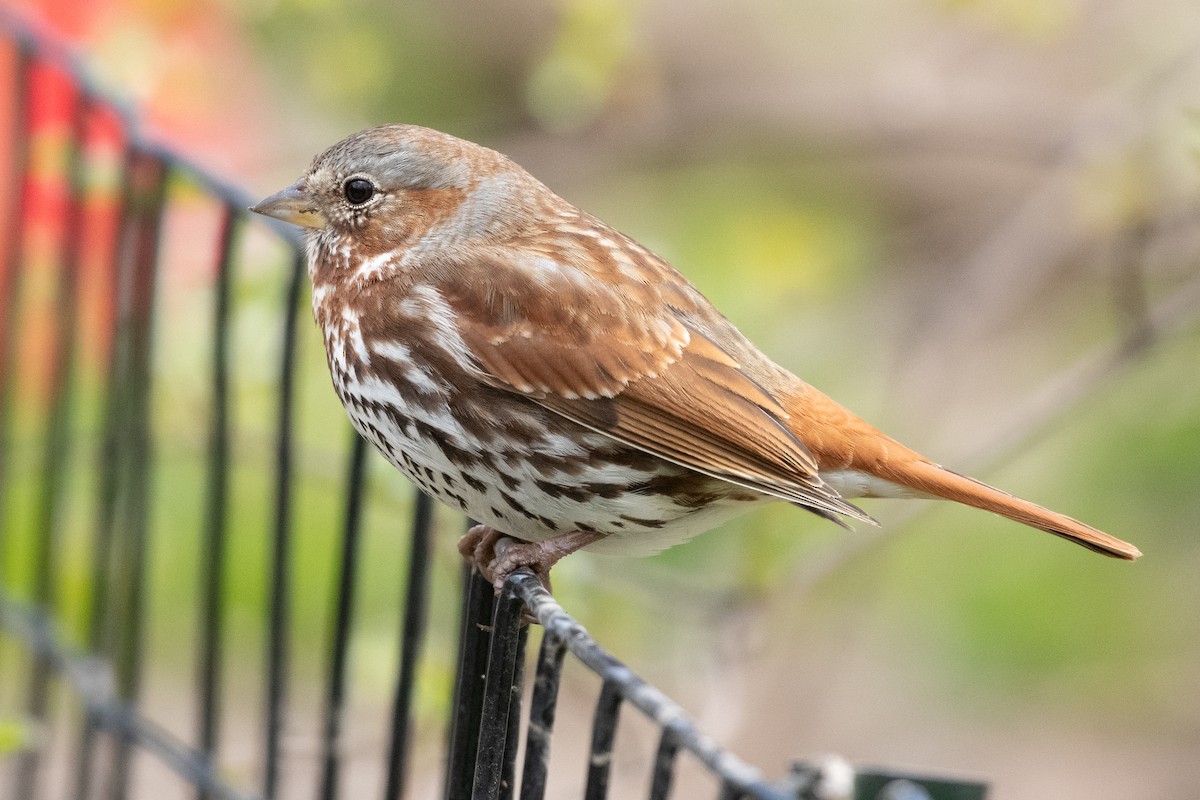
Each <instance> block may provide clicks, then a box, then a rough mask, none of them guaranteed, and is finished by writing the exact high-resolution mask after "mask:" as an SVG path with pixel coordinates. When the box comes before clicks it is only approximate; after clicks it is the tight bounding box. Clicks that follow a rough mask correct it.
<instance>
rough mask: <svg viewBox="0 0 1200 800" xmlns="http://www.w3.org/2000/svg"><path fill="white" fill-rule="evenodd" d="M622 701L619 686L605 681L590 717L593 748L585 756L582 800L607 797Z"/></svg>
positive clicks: (606, 679)
mask: <svg viewBox="0 0 1200 800" xmlns="http://www.w3.org/2000/svg"><path fill="white" fill-rule="evenodd" d="M622 700H624V698H623V697H622V694H621V687H620V686H619V685H618V684H617V683H616V682H614V681H613V680H612V679H610V678H605V680H604V683H603V684H602V685H601V687H600V696H599V697H598V698H597V699H596V713H595V716H593V718H592V746H591V749H590V751H589V755H588V768H587V784H586V786H585V787H584V792H583V796H584V800H605V798H607V797H608V776H609V772H610V770H611V768H612V757H613V743H614V742H615V741H616V736H617V719H618V717H619V715H620V713H621V702H622Z"/></svg>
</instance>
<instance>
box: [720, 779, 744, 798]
mask: <svg viewBox="0 0 1200 800" xmlns="http://www.w3.org/2000/svg"><path fill="white" fill-rule="evenodd" d="M745 796H746V795H745V793H744V792H742V791H741V790H739V789H738V788H737V787H736V786H734V785H733V783H731V782H730V781H722V782H721V788H720V789H718V790H717V800H742V798H743V797H745Z"/></svg>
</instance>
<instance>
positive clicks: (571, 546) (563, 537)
mask: <svg viewBox="0 0 1200 800" xmlns="http://www.w3.org/2000/svg"><path fill="white" fill-rule="evenodd" d="M602 538H604V534H602V533H598V532H594V531H571V532H570V533H563V534H560V535H558V536H554V537H552V538H550V539H546V540H544V541H541V542H526V541H522V540H519V539H514V538H512V537H510V536H506V535H505V534H503V533H500V532H499V531H497V530H496V529H495V528H489V527H487V526H486V525H476V526H475V527H474V528H472V529H471V530H470V531H468V532H467V535H466V536H464V537H463V538H462V539H460V540H459V542H458V550H459V552H460V553H462V556H463V558H464V559H465V560H466V562H467V563H468V564H470V565H471V566H473V567H474V568H475V569H477V570H479V573H480V574H481V575H483V577H484V578H485V579H486V580H487V581H488V582H489V583H491V584H492V586H494V587H495V589H496V594H497V595H498V594H500V589H501V587H503V586H504V581H505V579H507V578H508V576H509V575H511V574H512V573H514V572H516V571H517V570H518V569H520V568H521V567H529V568H530V569H531V570H532V571H533V574H535V575H537V576H538V579H539V580H541V582H542V583H543V584H544V585H545V586H546V589H549V588H550V568H551V567H553V566H554V565H555V564H557V563H558V562H559V560H560V559H561V558H563V556H568V555H570V554H571V553H574V552H575V551H576V550H579V549H580V548H583V547H587V546H588V545H589V544H591V543H592V542H595V541H597V540H599V539H602Z"/></svg>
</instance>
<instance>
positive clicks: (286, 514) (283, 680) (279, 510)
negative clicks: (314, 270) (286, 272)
mask: <svg viewBox="0 0 1200 800" xmlns="http://www.w3.org/2000/svg"><path fill="white" fill-rule="evenodd" d="M304 275H305V267H304V258H303V254H302V253H300V252H299V251H297V252H296V254H295V256H294V259H293V262H292V272H291V276H290V280H289V281H288V284H287V291H286V292H285V294H284V304H285V305H284V323H283V342H282V346H281V348H280V374H279V405H278V407H277V411H278V415H279V416H278V429H277V434H276V443H275V462H276V467H275V508H274V531H273V537H272V551H271V564H270V578H269V581H270V585H271V589H270V592H271V599H270V613H269V617H270V622H269V626H268V632H267V674H266V696H267V707H266V752H265V758H264V764H265V767H264V775H263V796H264V797H266V798H268V800H271V799H272V798H274V797H275V796H276V792H277V790H278V785H279V758H280V753H279V748H280V738H281V736H282V732H283V724H284V721H283V711H284V700H285V697H286V694H287V691H286V689H287V659H288V631H289V628H290V622H291V600H290V593H291V537H292V469H293V465H292V461H293V442H292V428H293V419H292V416H293V413H292V412H293V406H294V395H295V390H296V321H297V317H298V316H299V307H300V288H301V284H302V282H303V280H304Z"/></svg>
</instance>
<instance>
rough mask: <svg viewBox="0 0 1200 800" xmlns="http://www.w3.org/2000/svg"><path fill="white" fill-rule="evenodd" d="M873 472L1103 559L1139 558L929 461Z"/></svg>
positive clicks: (1130, 549) (1118, 543) (1101, 535)
mask: <svg viewBox="0 0 1200 800" xmlns="http://www.w3.org/2000/svg"><path fill="white" fill-rule="evenodd" d="M872 472H875V473H876V474H877V475H878V476H879V477H881V478H885V479H887V480H890V481H893V482H895V483H899V484H901V485H904V486H908V487H909V488H911V489H915V490H917V491H920V492H924V493H926V494H930V495H934V496H935V497H941V498H944V499H946V500H953V501H955V502H958V503H963V504H964V505H968V506H973V507H975V508H980V509H983V510H984V511H991V512H993V513H996V514H999V515H1000V516H1002V517H1007V518H1008V519H1011V520H1014V521H1016V522H1020V523H1022V524H1024V525H1028V526H1030V527H1032V528H1038V529H1039V530H1043V531H1046V532H1047V533H1053V534H1054V535H1055V536H1061V537H1063V538H1064V539H1069V540H1070V541H1072V542H1075V543H1076V544H1078V545H1082V546H1083V547H1086V548H1088V549H1089V550H1094V551H1096V552H1097V553H1102V554H1104V555H1106V556H1111V557H1113V558H1121V559H1125V560H1127V561H1132V560H1133V559H1135V558H1137V557H1138V556H1140V555H1141V554H1142V553H1141V551H1140V550H1138V549H1137V548H1136V547H1134V546H1133V545H1132V544H1129V543H1128V542H1125V541H1122V540H1120V539H1118V538H1117V537H1115V536H1110V535H1108V534H1107V533H1105V532H1104V531H1100V530H1097V529H1096V528H1093V527H1092V526H1090V525H1085V524H1084V523H1082V522H1080V521H1079V520H1076V519H1072V518H1071V517H1068V516H1066V515H1065V514H1059V513H1058V512H1056V511H1051V510H1050V509H1048V508H1042V507H1041V506H1039V505H1037V504H1036V503H1031V502H1029V501H1028V500H1022V499H1021V498H1019V497H1014V496H1013V495H1010V494H1008V493H1007V492H1002V491H1000V490H999V489H996V488H993V487H991V486H988V485H987V484H986V483H983V482H981V481H977V480H975V479H974V478H968V477H967V476H965V475H959V474H958V473H956V472H951V471H950V470H948V469H945V468H943V467H940V466H938V465H937V464H934V463H933V462H931V461H925V460H914V461H907V462H904V463H903V464H902V465H899V464H898V465H888V466H882V465H881V466H880V468H878V469H876V470H872Z"/></svg>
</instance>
